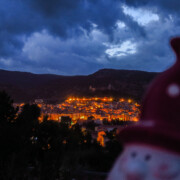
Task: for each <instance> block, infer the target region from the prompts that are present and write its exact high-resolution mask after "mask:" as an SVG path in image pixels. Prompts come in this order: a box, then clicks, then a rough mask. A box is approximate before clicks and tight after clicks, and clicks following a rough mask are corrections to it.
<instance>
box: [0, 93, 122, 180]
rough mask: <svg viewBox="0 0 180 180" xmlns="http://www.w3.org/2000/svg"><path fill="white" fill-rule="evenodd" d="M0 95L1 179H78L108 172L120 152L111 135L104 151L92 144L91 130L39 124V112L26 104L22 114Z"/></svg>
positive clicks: (90, 128) (10, 100) (44, 122)
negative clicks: (89, 172) (79, 176)
mask: <svg viewBox="0 0 180 180" xmlns="http://www.w3.org/2000/svg"><path fill="white" fill-rule="evenodd" d="M17 112H18V109H15V108H14V107H13V101H12V99H11V98H10V97H9V96H8V95H7V94H6V93H5V92H4V91H3V92H0V145H1V146H0V147H1V148H0V179H1V180H10V179H13V180H16V179H17V180H21V179H42V180H46V179H47V180H49V179H51V180H53V179H61V180H69V179H72V178H76V179H78V174H80V173H81V172H83V171H85V170H86V171H96V172H108V171H109V170H110V168H111V166H112V163H113V162H114V160H115V158H116V157H117V155H118V154H119V152H120V151H121V150H122V148H121V145H120V144H119V143H118V142H117V141H116V138H115V136H114V135H113V133H114V132H113V131H112V132H111V133H107V136H108V138H109V139H110V141H109V142H108V143H107V146H106V147H101V146H100V144H99V143H98V142H97V141H95V140H92V137H91V131H92V127H91V126H90V127H89V128H88V126H87V130H86V131H85V132H82V130H81V127H80V125H78V124H75V125H73V126H72V127H69V126H68V125H67V124H63V123H59V122H55V121H51V120H48V121H47V117H44V120H43V122H42V123H39V121H38V118H39V116H40V113H41V112H40V109H39V108H38V106H37V105H35V104H33V105H30V104H25V105H24V106H23V108H22V111H21V112H20V113H18V114H17Z"/></svg>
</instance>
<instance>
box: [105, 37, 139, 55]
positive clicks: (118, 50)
mask: <svg viewBox="0 0 180 180" xmlns="http://www.w3.org/2000/svg"><path fill="white" fill-rule="evenodd" d="M105 45H106V46H107V47H108V49H107V50H106V54H107V55H108V56H109V57H121V56H128V55H132V54H135V53H136V51H137V50H136V44H135V43H133V42H131V41H130V40H127V41H124V42H123V43H122V44H118V45H110V44H105Z"/></svg>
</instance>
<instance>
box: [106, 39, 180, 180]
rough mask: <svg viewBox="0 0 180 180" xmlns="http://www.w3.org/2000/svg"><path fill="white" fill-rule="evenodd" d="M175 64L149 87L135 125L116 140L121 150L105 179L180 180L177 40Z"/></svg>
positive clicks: (179, 58) (178, 43)
mask: <svg viewBox="0 0 180 180" xmlns="http://www.w3.org/2000/svg"><path fill="white" fill-rule="evenodd" d="M171 46H172V48H173V50H174V51H175V53H176V55H177V60H176V63H175V64H174V65H173V66H172V67H171V68H170V69H168V70H167V71H165V72H163V73H161V74H160V75H159V76H158V77H157V78H156V79H155V80H154V81H153V83H152V84H151V86H150V88H149V90H148V91H147V93H146V96H145V98H144V101H143V103H142V109H141V115H140V121H139V123H138V124H136V125H133V126H129V127H127V128H125V129H124V130H122V131H121V132H120V133H119V135H118V137H119V139H120V140H121V141H122V142H123V144H124V151H123V153H122V154H121V156H120V157H119V158H118V159H117V161H116V163H115V165H114V167H113V168H112V170H111V172H110V174H109V177H108V178H107V180H180V37H178V38H174V39H172V40H171Z"/></svg>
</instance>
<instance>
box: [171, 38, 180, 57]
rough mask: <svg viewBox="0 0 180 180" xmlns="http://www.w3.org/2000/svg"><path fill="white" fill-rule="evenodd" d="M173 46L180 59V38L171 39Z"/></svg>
mask: <svg viewBox="0 0 180 180" xmlns="http://www.w3.org/2000/svg"><path fill="white" fill-rule="evenodd" d="M171 46H172V48H173V50H174V52H175V53H176V55H177V58H178V59H179V58H180V37H176V38H173V39H171Z"/></svg>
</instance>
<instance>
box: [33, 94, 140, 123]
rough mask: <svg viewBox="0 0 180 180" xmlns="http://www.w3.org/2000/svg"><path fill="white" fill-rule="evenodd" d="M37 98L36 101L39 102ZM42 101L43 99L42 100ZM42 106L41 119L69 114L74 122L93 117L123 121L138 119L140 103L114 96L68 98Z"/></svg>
mask: <svg viewBox="0 0 180 180" xmlns="http://www.w3.org/2000/svg"><path fill="white" fill-rule="evenodd" d="M39 101H40V100H39ZM39 101H38V100H36V102H37V103H38V102H39ZM41 102H42V101H41ZM38 106H39V107H40V108H41V113H42V116H41V119H40V120H42V118H43V116H44V115H48V119H51V120H56V121H60V120H61V117H62V116H69V117H70V118H71V119H72V122H73V124H75V123H77V122H78V123H81V122H83V121H86V120H88V118H89V117H93V119H94V120H95V121H97V122H98V121H99V122H100V121H102V120H103V119H107V120H108V121H111V120H113V119H118V120H122V121H137V120H138V114H139V104H138V103H136V102H134V101H133V100H131V99H128V100H125V99H123V98H122V99H119V101H114V100H113V98H107V97H104V98H98V97H97V98H75V97H72V98H68V99H67V100H66V101H65V102H63V103H61V104H57V105H50V104H43V103H38Z"/></svg>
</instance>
